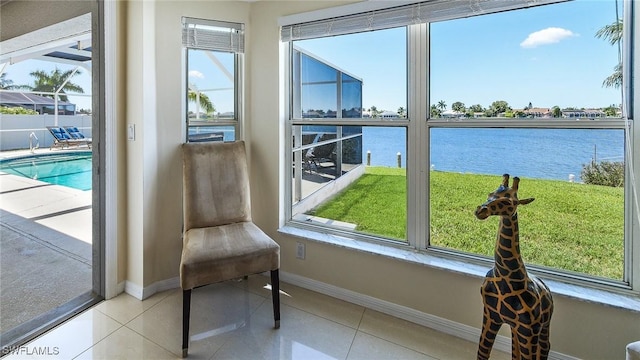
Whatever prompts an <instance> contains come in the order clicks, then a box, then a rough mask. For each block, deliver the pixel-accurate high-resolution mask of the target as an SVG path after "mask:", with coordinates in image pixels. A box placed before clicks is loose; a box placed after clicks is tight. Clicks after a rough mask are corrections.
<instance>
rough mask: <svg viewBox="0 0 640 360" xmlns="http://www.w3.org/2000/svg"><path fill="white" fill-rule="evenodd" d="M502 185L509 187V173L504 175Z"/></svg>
mask: <svg viewBox="0 0 640 360" xmlns="http://www.w3.org/2000/svg"><path fill="white" fill-rule="evenodd" d="M502 186H504V187H509V174H504V175H502Z"/></svg>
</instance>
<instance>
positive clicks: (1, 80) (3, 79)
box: [0, 73, 16, 90]
mask: <svg viewBox="0 0 640 360" xmlns="http://www.w3.org/2000/svg"><path fill="white" fill-rule="evenodd" d="M15 88H16V86H15V85H13V80H9V79H7V73H4V74H2V75H0V89H2V90H12V89H15Z"/></svg>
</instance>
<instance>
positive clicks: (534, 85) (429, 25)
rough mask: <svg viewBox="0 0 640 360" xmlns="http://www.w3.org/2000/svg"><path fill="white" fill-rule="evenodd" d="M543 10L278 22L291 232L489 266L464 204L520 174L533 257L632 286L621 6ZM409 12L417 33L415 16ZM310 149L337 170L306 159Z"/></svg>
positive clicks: (526, 250)
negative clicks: (287, 76)
mask: <svg viewBox="0 0 640 360" xmlns="http://www.w3.org/2000/svg"><path fill="white" fill-rule="evenodd" d="M547 2H549V3H551V4H549V5H544V6H535V7H527V8H521V9H518V7H525V6H526V4H525V3H523V4H521V5H519V2H518V1H513V2H500V1H497V2H491V1H489V2H485V3H483V5H482V6H484V7H485V8H484V9H471V10H469V9H466V10H465V9H462V8H460V9H456V8H454V7H455V6H456V4H455V3H454V2H432V4H433V5H430V3H424V4H421V5H420V6H418V5H408V6H407V7H406V8H405V7H395V8H392V9H383V10H382V11H378V12H373V13H370V14H354V15H350V17H349V16H346V17H344V18H332V19H327V20H320V21H316V22H313V23H304V24H293V25H288V26H285V27H283V31H282V38H283V41H285V42H287V43H288V44H289V45H290V46H289V51H288V54H289V57H290V59H291V62H290V70H291V87H290V96H291V98H290V110H291V112H290V120H289V125H290V126H289V129H290V134H291V136H292V140H291V145H292V147H291V148H290V150H291V154H292V157H291V162H292V167H293V172H292V174H293V176H292V177H290V179H291V180H292V181H291V183H290V186H289V188H290V189H291V192H292V196H291V203H290V207H289V208H288V209H289V211H288V215H289V219H290V220H289V223H288V224H289V225H291V226H297V227H305V228H307V229H313V230H315V231H318V232H321V233H333V234H339V235H341V236H342V238H345V237H346V238H352V239H354V240H357V241H361V240H367V241H374V242H379V243H380V242H382V243H386V244H389V245H390V246H396V247H398V246H399V247H407V248H408V249H414V250H418V251H422V252H425V253H427V254H434V255H437V256H447V257H452V256H453V257H457V258H458V259H461V260H464V261H474V262H480V263H489V262H491V261H492V259H493V252H494V246H495V235H496V231H497V227H498V222H497V219H493V218H490V219H488V220H485V221H480V220H477V219H476V218H475V217H474V216H473V212H474V210H475V208H476V206H478V205H480V204H481V203H483V202H484V201H485V200H486V194H487V193H489V192H491V191H493V190H495V188H497V187H498V185H499V184H500V181H501V176H502V174H504V173H509V174H511V176H518V177H520V178H521V179H522V181H521V183H520V196H521V197H534V198H535V199H536V200H535V201H534V202H532V203H531V204H530V205H527V207H524V206H523V207H521V208H519V215H520V222H521V224H520V229H521V230H520V237H521V238H520V239H521V251H522V255H523V257H524V260H525V262H526V263H527V264H529V265H531V267H532V268H534V269H536V270H537V271H539V272H543V273H546V274H548V275H553V276H558V277H561V278H564V279H567V280H568V281H579V282H582V283H589V284H596V283H597V284H599V285H602V284H605V286H612V287H618V288H633V283H632V275H633V270H632V269H633V267H632V266H631V265H632V263H634V260H635V261H638V260H637V259H634V258H633V255H632V252H631V245H632V244H635V245H636V246H640V244H638V237H637V236H636V237H635V239H634V238H633V237H632V234H631V233H632V225H631V219H632V218H633V217H634V216H637V215H636V213H637V209H636V208H634V205H633V204H634V203H635V201H633V197H634V196H636V195H635V194H634V192H633V188H634V187H636V186H637V184H634V183H632V182H631V181H632V180H631V179H632V178H633V177H631V176H630V174H631V173H630V171H632V170H633V169H632V168H631V166H630V165H631V162H632V160H633V159H632V157H631V156H632V154H634V153H640V150H639V149H637V146H638V145H637V144H636V145H634V144H633V143H632V142H631V141H630V139H632V138H633V132H634V131H635V130H634V128H633V122H632V121H630V120H628V119H627V117H628V116H627V114H626V110H627V108H628V106H627V105H626V102H627V101H628V100H629V99H625V98H624V97H623V94H622V79H623V77H624V76H623V71H622V70H623V67H622V63H623V58H625V59H633V56H632V55H633V54H628V52H630V51H631V50H632V48H631V47H630V46H626V47H625V46H624V36H623V31H622V30H623V29H622V24H623V14H624V12H625V11H629V9H623V8H622V6H621V4H618V3H616V2H600V1H588V0H577V1H570V2H560V3H557V2H556V1H553V0H551V1H547ZM447 4H448V5H447ZM501 4H502V5H501ZM479 6H480V5H479ZM501 6H508V8H501ZM617 6H618V7H617ZM623 10H624V11H623ZM385 11H388V12H389V14H387V15H386V16H385V15H380V14H381V13H384V12H385ZM416 11H417V12H422V13H420V14H422V15H424V16H422V15H421V16H420V17H419V18H420V19H421V21H423V22H424V23H421V24H415V22H416V21H415V19H416V15H415V14H416ZM469 11H471V12H469ZM473 11H475V12H473ZM576 13H580V14H589V16H588V18H589V19H590V20H589V21H588V22H585V21H582V20H580V19H578V18H576V17H575V16H574V14H576ZM391 14H392V15H393V16H391ZM403 14H404V15H403ZM405 15H406V16H405ZM475 15H477V16H475ZM377 16H380V18H377ZM403 16H405V17H406V19H407V20H406V21H405V22H404V23H402V21H401V20H398V19H400V18H402V17H403ZM360 18H363V19H368V20H367V21H364V20H363V21H362V22H359V19H360ZM580 18H581V19H583V17H580ZM378 21H382V22H385V23H384V24H383V25H380V23H378ZM329 22H330V24H328V23H329ZM393 22H396V23H393ZM353 24H362V27H361V29H359V30H360V31H362V32H359V31H357V30H354V25H353ZM376 24H377V25H376ZM389 27H390V28H389ZM318 29H322V30H321V31H320V30H318ZM364 31H366V32H364ZM328 36H331V37H328ZM623 49H626V51H623ZM625 53H626V54H627V55H626V57H623V55H624V54H625ZM304 54H309V56H308V58H305V55H304ZM629 62H630V64H625V65H626V66H628V67H630V66H631V65H632V64H631V61H629ZM342 69H344V70H342ZM347 72H349V73H353V74H355V77H356V78H357V79H360V81H361V94H362V101H361V104H358V103H357V102H351V103H349V101H351V100H352V99H353V98H357V96H352V95H347V94H352V93H355V94H357V93H358V91H357V88H353V87H352V88H347V86H346V85H347V84H352V85H353V84H354V82H353V81H351V82H348V81H346V80H345V79H347V76H352V75H347V74H348V73H347ZM338 84H342V86H338ZM335 99H343V100H342V106H341V104H340V103H338V104H336V101H335ZM348 99H351V100H348ZM329 100H331V101H329ZM352 104H353V105H352ZM358 107H360V108H361V113H358V111H357V109H358ZM349 109H353V110H354V111H352V112H351V113H349ZM339 110H341V111H339ZM347 113H349V114H353V116H346V115H345V114H347ZM345 129H359V131H351V132H347V131H345ZM355 133H359V135H358V136H357V137H356V138H349V137H348V136H347V137H345V134H355ZM340 138H343V139H345V140H344V141H342V143H343V144H342V146H335V144H334V143H333V142H332V141H333V140H332V139H340ZM352 139H357V140H358V141H354V144H355V145H351V144H350V145H345V144H344V143H345V142H346V140H352ZM337 143H338V144H340V141H337ZM360 144H361V145H360ZM330 145H331V150H330V149H328V147H330ZM359 145H360V146H361V148H360V149H359V150H358V149H357V150H356V151H353V150H348V151H351V153H350V154H352V155H353V156H356V157H358V160H359V161H356V162H353V163H350V166H348V167H345V166H344V165H342V167H340V166H338V165H337V163H336V160H335V154H343V155H342V156H343V158H344V157H349V156H351V155H349V156H347V155H344V154H346V153H345V152H344V151H345V149H351V148H352V147H353V146H355V147H356V148H357V147H358V146H359ZM634 146H635V147H636V149H635V151H634V148H633V147H634ZM336 149H341V151H337V152H336ZM324 150H326V151H324ZM316 151H318V152H321V153H330V154H334V160H331V157H330V156H329V157H327V158H325V159H329V160H327V161H319V162H315V161H314V160H313V159H311V161H310V160H309V159H308V153H311V154H313V153H315V152H316ZM358 151H359V152H358ZM323 157H324V156H323ZM343 160H344V159H343ZM338 163H339V162H338ZM352 165H355V166H352ZM336 169H341V171H340V172H338V171H337V170H336ZM327 174H329V175H327ZM347 175H348V176H347ZM636 178H637V176H636ZM314 179H316V180H315V181H314ZM320 180H321V181H320ZM354 244H355V243H354ZM636 268H637V266H636ZM636 271H637V270H636ZM635 275H636V276H638V274H635Z"/></svg>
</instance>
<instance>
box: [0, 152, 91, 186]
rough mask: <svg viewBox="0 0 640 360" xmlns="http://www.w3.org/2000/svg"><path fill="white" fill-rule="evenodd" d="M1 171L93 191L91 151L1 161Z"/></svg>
mask: <svg viewBox="0 0 640 360" xmlns="http://www.w3.org/2000/svg"><path fill="white" fill-rule="evenodd" d="M0 171H2V172H5V173H8V174H13V175H18V176H23V177H27V178H30V179H34V180H39V181H44V182H47V183H50V184H56V185H62V186H67V187H71V188H74V189H79V190H91V180H92V174H91V152H90V151H87V152H73V153H58V154H45V155H32V156H25V157H20V158H14V159H5V160H0Z"/></svg>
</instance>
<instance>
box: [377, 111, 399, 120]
mask: <svg viewBox="0 0 640 360" xmlns="http://www.w3.org/2000/svg"><path fill="white" fill-rule="evenodd" d="M378 117H379V118H380V119H397V118H399V116H398V113H397V112H394V111H383V112H381V113H380V114H378Z"/></svg>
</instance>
